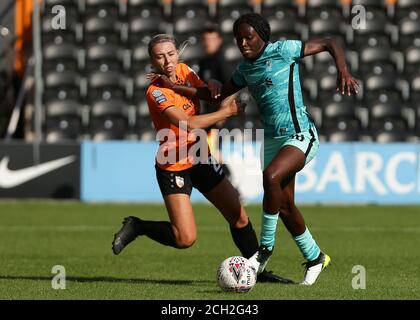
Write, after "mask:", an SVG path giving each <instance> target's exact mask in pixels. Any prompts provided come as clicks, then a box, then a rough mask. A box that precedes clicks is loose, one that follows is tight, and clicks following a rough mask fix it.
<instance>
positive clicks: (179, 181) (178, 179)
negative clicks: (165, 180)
mask: <svg viewBox="0 0 420 320" xmlns="http://www.w3.org/2000/svg"><path fill="white" fill-rule="evenodd" d="M175 183H176V185H177V186H178V188H182V187H183V186H184V178H183V177H178V176H175Z"/></svg>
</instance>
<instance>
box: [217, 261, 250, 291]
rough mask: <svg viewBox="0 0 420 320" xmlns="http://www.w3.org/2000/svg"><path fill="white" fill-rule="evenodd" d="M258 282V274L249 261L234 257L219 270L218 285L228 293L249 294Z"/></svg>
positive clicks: (224, 262)
mask: <svg viewBox="0 0 420 320" xmlns="http://www.w3.org/2000/svg"><path fill="white" fill-rule="evenodd" d="M256 282H257V273H256V271H255V269H254V268H253V267H252V266H251V263H250V262H249V260H248V259H246V258H244V257H239V256H233V257H229V258H227V259H225V260H224V261H223V262H222V263H221V264H220V266H219V269H217V283H218V284H219V286H220V288H222V289H223V290H224V291H228V292H248V291H250V290H251V289H252V287H253V286H254V285H255V283H256Z"/></svg>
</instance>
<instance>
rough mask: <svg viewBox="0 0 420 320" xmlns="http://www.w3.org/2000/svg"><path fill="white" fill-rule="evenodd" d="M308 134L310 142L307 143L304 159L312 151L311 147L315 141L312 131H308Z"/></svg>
mask: <svg viewBox="0 0 420 320" xmlns="http://www.w3.org/2000/svg"><path fill="white" fill-rule="evenodd" d="M309 133H310V134H311V141H309V146H308V149H307V150H306V152H305V158H306V157H307V156H308V155H309V153H310V152H311V149H312V146H313V144H314V142H315V140H316V138H315V134H314V132H313V131H312V129H309Z"/></svg>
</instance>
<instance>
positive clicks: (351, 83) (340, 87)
mask: <svg viewBox="0 0 420 320" xmlns="http://www.w3.org/2000/svg"><path fill="white" fill-rule="evenodd" d="M323 51H328V52H329V53H330V54H331V56H332V57H333V58H334V61H335V64H336V66H337V70H338V77H337V91H339V92H341V94H346V93H347V94H348V95H349V96H350V95H351V91H354V92H356V93H357V92H358V88H359V82H358V81H357V80H356V79H355V78H354V77H353V76H352V75H351V74H350V72H349V71H348V68H347V64H346V58H345V55H344V51H343V49H342V48H341V47H340V46H339V45H338V43H337V41H336V40H334V39H330V38H320V39H310V40H308V41H307V42H305V49H304V52H303V56H304V57H305V56H310V55H314V54H317V53H319V52H323Z"/></svg>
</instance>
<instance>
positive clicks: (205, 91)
mask: <svg viewBox="0 0 420 320" xmlns="http://www.w3.org/2000/svg"><path fill="white" fill-rule="evenodd" d="M147 79H149V80H150V82H151V83H153V82H159V84H160V85H161V86H163V87H164V88H168V89H171V90H173V91H175V92H176V93H178V94H181V95H183V96H187V97H197V98H199V99H200V100H205V101H210V102H221V101H222V100H223V99H226V98H227V97H229V96H231V95H233V94H234V93H236V92H238V91H239V90H240V89H241V88H238V87H236V86H235V85H234V84H233V82H232V81H228V82H227V83H225V84H224V85H223V86H221V83H220V82H218V81H215V80H212V81H211V82H210V81H209V84H208V86H207V87H198V88H195V87H189V86H183V85H177V84H175V83H173V82H172V81H171V80H170V79H169V78H168V77H167V76H166V75H162V74H158V73H149V74H147Z"/></svg>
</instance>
